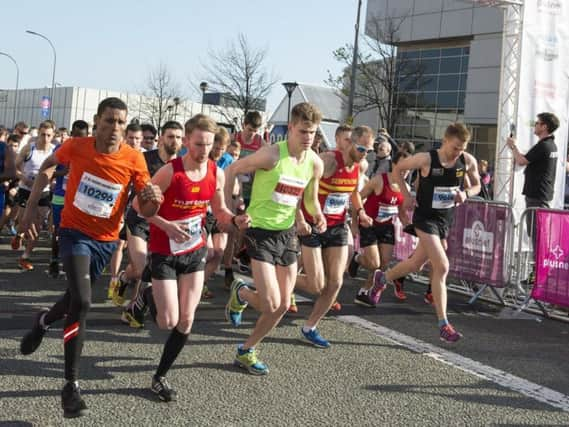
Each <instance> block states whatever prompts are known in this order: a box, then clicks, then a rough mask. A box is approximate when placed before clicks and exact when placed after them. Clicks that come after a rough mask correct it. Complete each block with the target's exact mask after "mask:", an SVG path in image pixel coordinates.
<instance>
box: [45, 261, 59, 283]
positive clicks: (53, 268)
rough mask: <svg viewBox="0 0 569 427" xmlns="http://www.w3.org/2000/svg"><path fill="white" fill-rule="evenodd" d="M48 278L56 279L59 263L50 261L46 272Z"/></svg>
mask: <svg viewBox="0 0 569 427" xmlns="http://www.w3.org/2000/svg"><path fill="white" fill-rule="evenodd" d="M47 274H48V275H49V277H52V278H54V279H57V278H58V277H59V261H55V260H53V261H51V262H50V263H49V267H48V270H47Z"/></svg>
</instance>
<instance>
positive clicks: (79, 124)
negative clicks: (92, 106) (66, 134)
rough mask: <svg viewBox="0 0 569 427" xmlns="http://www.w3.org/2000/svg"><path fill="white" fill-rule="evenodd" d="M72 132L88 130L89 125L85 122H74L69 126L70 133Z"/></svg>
mask: <svg viewBox="0 0 569 427" xmlns="http://www.w3.org/2000/svg"><path fill="white" fill-rule="evenodd" d="M74 130H86V131H88V130H89V123H87V122H86V121H85V120H75V121H74V122H73V124H72V125H71V132H73V131H74Z"/></svg>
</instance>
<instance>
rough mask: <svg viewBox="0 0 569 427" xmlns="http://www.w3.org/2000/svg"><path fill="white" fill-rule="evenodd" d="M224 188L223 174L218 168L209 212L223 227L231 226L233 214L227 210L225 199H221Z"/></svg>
mask: <svg viewBox="0 0 569 427" xmlns="http://www.w3.org/2000/svg"><path fill="white" fill-rule="evenodd" d="M224 187H225V174H224V173H223V170H221V169H220V168H218V169H217V183H216V188H215V194H214V195H213V198H212V199H211V210H212V212H213V215H214V216H215V218H216V219H217V220H218V221H219V222H220V223H221V224H224V225H229V224H231V221H232V220H233V213H231V211H230V210H229V209H227V205H226V204H225V198H224V197H223V190H224Z"/></svg>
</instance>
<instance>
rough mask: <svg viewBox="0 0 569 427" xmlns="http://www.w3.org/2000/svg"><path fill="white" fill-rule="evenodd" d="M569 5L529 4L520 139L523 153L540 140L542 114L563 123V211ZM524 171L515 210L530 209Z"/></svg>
mask: <svg viewBox="0 0 569 427" xmlns="http://www.w3.org/2000/svg"><path fill="white" fill-rule="evenodd" d="M568 22H569V1H567V0H526V1H525V2H524V22H523V35H522V55H521V73H520V93H519V106H518V123H517V139H518V146H519V148H520V151H521V152H522V153H526V152H528V151H529V149H530V148H531V147H533V146H534V145H535V143H536V142H537V137H536V136H535V135H534V134H533V122H534V121H535V119H536V115H537V114H539V113H542V112H551V113H554V114H555V115H556V116H557V117H559V120H560V122H561V126H560V127H559V129H557V131H556V132H555V144H556V145H557V149H558V164H557V176H556V179H555V194H554V196H553V201H552V203H551V207H553V208H557V209H563V198H564V187H565V161H566V159H567V136H568V130H569V126H568V119H569V106H568V104H569V49H568V48H567V46H569V26H568V25H567V23H568ZM522 170H523V168H520V169H518V170H517V172H516V177H515V188H514V199H515V209H516V211H518V212H520V211H522V210H523V209H524V208H525V203H524V200H523V196H522V194H521V193H522V186H523V181H524V176H523V173H522Z"/></svg>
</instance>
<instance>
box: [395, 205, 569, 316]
mask: <svg viewBox="0 0 569 427" xmlns="http://www.w3.org/2000/svg"><path fill="white" fill-rule="evenodd" d="M411 215H412V214H411V213H410V218H411ZM515 223H516V221H515V218H514V213H513V211H512V209H511V207H510V205H509V204H507V203H502V202H495V201H485V200H473V199H469V200H468V201H467V202H466V203H464V204H463V205H461V206H459V207H457V208H456V209H455V218H454V223H453V226H452V227H451V230H450V234H449V237H448V240H447V242H448V249H447V255H448V257H449V262H450V271H449V278H450V279H449V281H448V287H449V289H451V290H455V291H458V292H461V293H464V294H467V295H469V296H470V297H471V298H470V300H469V303H471V304H472V303H474V302H475V301H476V300H477V299H478V298H479V297H480V296H481V295H483V294H484V295H485V296H486V297H487V298H489V299H491V300H492V301H494V302H498V303H501V304H502V305H512V306H514V307H516V308H518V309H519V310H520V311H521V310H524V309H527V308H528V307H529V306H530V304H535V306H537V308H539V309H540V310H541V311H542V312H543V314H544V315H545V316H548V311H547V309H546V307H545V306H544V304H543V303H548V304H551V305H554V306H553V307H555V306H562V307H569V237H568V236H569V212H568V211H563V210H555V209H541V208H529V209H527V210H525V211H524V212H523V213H522V215H521V217H520V220H519V222H518V224H517V225H516V224H515ZM528 230H529V232H528ZM395 240H396V243H395V248H394V252H393V256H394V258H395V259H396V260H404V259H406V258H408V257H409V256H410V255H411V254H412V253H413V251H414V250H415V248H416V246H417V238H416V237H413V236H411V235H410V234H408V233H405V232H404V231H403V227H402V225H401V223H400V222H399V221H395ZM534 246H535V250H534ZM534 273H535V274H534ZM485 291H486V292H485ZM506 300H507V301H508V302H506ZM532 307H534V305H532ZM562 315H565V313H563V314H562Z"/></svg>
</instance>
